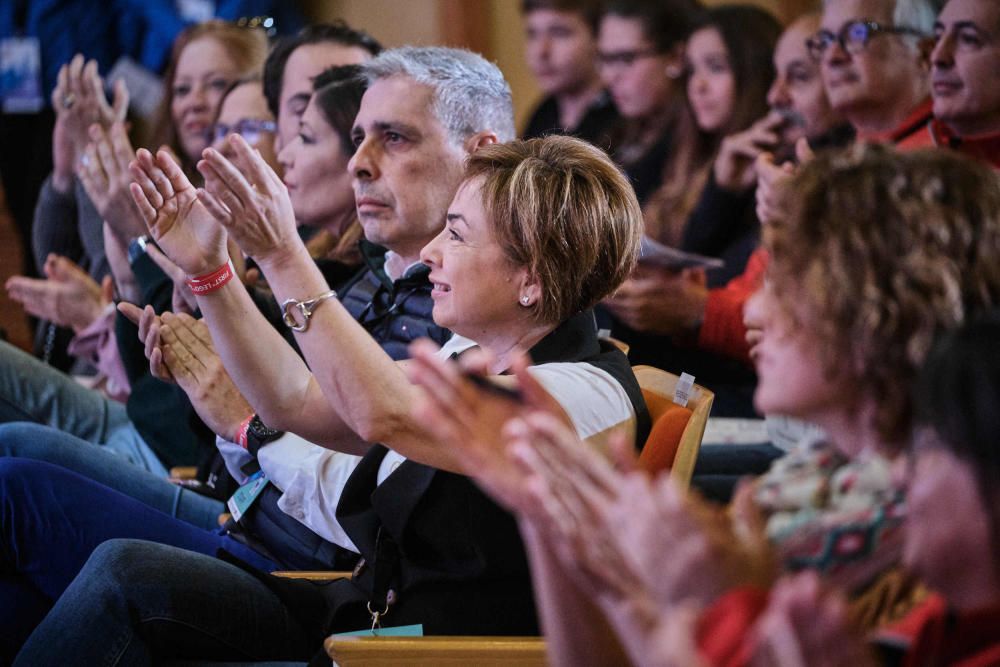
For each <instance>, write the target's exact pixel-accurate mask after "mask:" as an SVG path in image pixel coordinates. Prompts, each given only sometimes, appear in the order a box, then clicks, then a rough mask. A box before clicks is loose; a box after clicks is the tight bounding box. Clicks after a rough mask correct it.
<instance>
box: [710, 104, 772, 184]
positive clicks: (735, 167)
mask: <svg viewBox="0 0 1000 667" xmlns="http://www.w3.org/2000/svg"><path fill="white" fill-rule="evenodd" d="M785 122H787V121H786V119H785V117H784V116H783V115H782V114H780V113H778V112H777V111H771V112H770V113H769V114H767V115H766V116H764V117H763V118H762V119H760V120H758V121H757V122H756V123H754V124H753V125H751V126H750V127H749V128H747V129H746V130H744V131H743V132H739V133H737V134H731V135H729V136H728V137H726V138H725V139H723V140H722V145H721V146H720V147H719V155H718V157H716V158H715V163H714V164H713V170H714V175H715V182H716V183H717V184H718V185H719V187H721V188H724V189H726V190H732V191H734V192H743V191H744V190H748V189H749V188H750V187H752V186H753V184H754V182H755V181H756V180H757V174H756V172H755V171H754V160H756V159H757V156H758V155H760V154H761V153H763V152H764V151H773V150H774V149H775V148H777V146H778V144H779V143H780V142H781V134H780V130H781V126H782V125H784V124H785Z"/></svg>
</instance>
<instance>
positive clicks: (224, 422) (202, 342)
mask: <svg viewBox="0 0 1000 667" xmlns="http://www.w3.org/2000/svg"><path fill="white" fill-rule="evenodd" d="M162 322H163V326H162V327H161V328H160V342H161V345H162V348H163V361H164V363H165V364H166V366H167V368H168V369H169V370H170V373H171V375H173V377H174V379H175V380H176V381H177V384H178V385H180V387H181V389H183V390H184V393H186V394H187V395H188V398H190V399H191V405H193V406H194V409H195V411H196V412H197V413H198V416H199V417H201V419H202V421H203V422H205V424H206V425H207V426H208V427H209V428H210V429H212V431H213V432H215V433H216V434H217V435H220V436H222V437H223V438H225V439H226V440H229V441H230V442H235V441H236V434H237V431H238V430H239V427H240V425H241V424H242V422H243V420H245V419H246V418H247V416H248V415H251V414H253V412H254V410H253V408H251V407H250V404H249V403H248V402H247V400H246V399H245V398H244V397H243V394H241V393H240V391H239V389H237V388H236V384H235V383H234V382H233V380H232V378H231V377H230V376H229V373H228V372H226V369H225V367H223V365H222V359H221V358H220V357H219V354H218V353H217V352H216V351H215V346H214V345H213V344H212V336H211V335H210V334H209V332H208V326H207V325H206V324H205V323H204V322H203V321H201V320H196V319H194V318H193V317H191V316H190V315H187V314H185V313H181V314H176V315H175V314H173V313H164V314H163V317H162Z"/></svg>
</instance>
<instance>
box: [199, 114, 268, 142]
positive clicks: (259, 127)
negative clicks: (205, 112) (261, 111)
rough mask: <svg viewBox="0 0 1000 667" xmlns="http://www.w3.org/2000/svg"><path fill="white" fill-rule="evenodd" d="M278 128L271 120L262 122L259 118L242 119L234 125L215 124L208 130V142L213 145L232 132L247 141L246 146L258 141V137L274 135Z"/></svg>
mask: <svg viewBox="0 0 1000 667" xmlns="http://www.w3.org/2000/svg"><path fill="white" fill-rule="evenodd" d="M277 129H278V126H277V125H276V124H275V123H274V121H273V120H263V119H261V118H243V119H241V120H239V121H237V123H236V124H235V125H226V124H225V123H216V124H215V125H213V126H212V127H210V128H209V129H208V142H209V143H211V144H214V143H215V142H217V141H221V140H223V139H225V138H226V137H228V136H229V135H230V134H233V133H234V132H235V133H236V134H238V135H240V136H241V137H243V138H244V139H246V140H247V143H248V144H255V143H257V142H258V141H260V135H261V134H264V133H265V132H266V133H270V134H274V132H275V130H277Z"/></svg>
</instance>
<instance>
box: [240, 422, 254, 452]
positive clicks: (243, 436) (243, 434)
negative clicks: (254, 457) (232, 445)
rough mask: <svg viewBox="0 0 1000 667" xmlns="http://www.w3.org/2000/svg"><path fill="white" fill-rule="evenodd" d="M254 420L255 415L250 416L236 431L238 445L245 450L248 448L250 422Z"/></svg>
mask: <svg viewBox="0 0 1000 667" xmlns="http://www.w3.org/2000/svg"><path fill="white" fill-rule="evenodd" d="M252 420H253V415H250V416H249V417H247V418H246V419H244V420H243V422H242V423H241V424H240V428H239V430H238V431H236V444H237V445H239V446H240V447H242V448H243V449H246V448H247V429H249V428H250V422H251V421H252Z"/></svg>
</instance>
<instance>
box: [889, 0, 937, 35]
mask: <svg viewBox="0 0 1000 667" xmlns="http://www.w3.org/2000/svg"><path fill="white" fill-rule="evenodd" d="M944 2H945V0H896V7H895V8H894V9H893V10H892V22H893V24H895V25H898V26H906V27H907V28H914V29H916V30H919V31H920V32H922V33H924V34H925V35H930V34H932V33H933V32H934V21H936V20H937V15H938V13H940V11H941V9H942V7H943V6H944Z"/></svg>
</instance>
